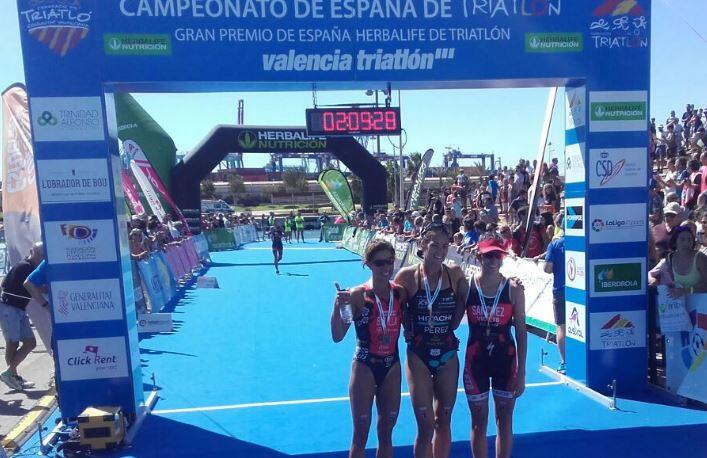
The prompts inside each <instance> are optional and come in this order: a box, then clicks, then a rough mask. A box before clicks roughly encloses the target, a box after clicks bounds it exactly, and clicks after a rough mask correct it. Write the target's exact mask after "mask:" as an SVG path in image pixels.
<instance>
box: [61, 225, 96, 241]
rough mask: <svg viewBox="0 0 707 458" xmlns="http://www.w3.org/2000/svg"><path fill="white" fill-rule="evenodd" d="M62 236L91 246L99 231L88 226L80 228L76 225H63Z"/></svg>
mask: <svg viewBox="0 0 707 458" xmlns="http://www.w3.org/2000/svg"><path fill="white" fill-rule="evenodd" d="M60 227H61V235H63V236H65V237H67V238H69V239H72V240H79V241H80V242H81V243H83V244H89V243H91V242H93V241H94V240H95V239H96V235H98V229H95V228H91V227H88V226H78V225H74V224H62V225H61V226H60Z"/></svg>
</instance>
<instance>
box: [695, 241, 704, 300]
mask: <svg viewBox="0 0 707 458" xmlns="http://www.w3.org/2000/svg"><path fill="white" fill-rule="evenodd" d="M696 256H697V270H698V271H699V272H700V282H699V283H698V284H697V286H695V287H694V289H693V292H695V293H705V292H707V255H705V254H704V253H702V252H701V251H698V252H697V255H696Z"/></svg>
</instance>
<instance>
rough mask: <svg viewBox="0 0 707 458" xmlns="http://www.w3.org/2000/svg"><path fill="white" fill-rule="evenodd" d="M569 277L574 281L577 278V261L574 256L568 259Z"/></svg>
mask: <svg viewBox="0 0 707 458" xmlns="http://www.w3.org/2000/svg"><path fill="white" fill-rule="evenodd" d="M567 277H568V278H569V279H570V280H572V281H574V279H575V278H577V262H576V261H575V260H574V258H570V259H569V260H568V261H567Z"/></svg>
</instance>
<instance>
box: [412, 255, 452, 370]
mask: <svg viewBox="0 0 707 458" xmlns="http://www.w3.org/2000/svg"><path fill="white" fill-rule="evenodd" d="M443 275H446V276H447V279H448V281H449V287H448V288H446V289H444V290H442V289H441V285H442V276H443ZM416 278H417V293H415V295H414V296H412V297H411V298H410V300H408V303H407V306H408V313H409V316H410V320H411V322H412V323H411V337H410V339H409V340H408V350H409V351H411V352H413V353H414V354H415V355H417V357H418V358H420V360H422V362H423V363H425V365H426V366H427V369H428V370H429V371H430V375H432V376H433V377H434V376H436V375H437V372H438V371H439V370H440V368H442V366H444V365H445V364H446V363H447V362H448V361H449V360H450V359H451V358H452V357H453V356H454V355H455V354H456V352H457V351H458V350H459V339H457V337H456V336H455V335H454V330H453V329H452V319H453V317H454V312H455V310H456V295H455V293H454V288H452V276H451V275H450V273H449V268H448V267H447V266H445V265H444V264H442V272H441V273H440V277H439V283H438V284H437V288H436V289H435V294H430V293H431V292H430V290H429V285H427V288H426V287H425V282H426V281H427V280H426V278H423V276H422V264H420V268H419V269H418V270H417V275H416ZM430 299H431V300H430ZM429 302H431V304H429Z"/></svg>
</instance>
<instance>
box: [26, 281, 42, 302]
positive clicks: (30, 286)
mask: <svg viewBox="0 0 707 458" xmlns="http://www.w3.org/2000/svg"><path fill="white" fill-rule="evenodd" d="M22 286H24V287H25V289H26V290H27V292H28V293H29V295H30V296H32V299H34V300H35V301H37V302H38V303H39V304H40V305H44V306H46V305H47V300H46V299H45V298H44V295H43V294H42V293H43V291H42V288H41V287H39V286H37V285H35V284H34V283H32V282H31V281H29V280H25V282H24V283H23V284H22Z"/></svg>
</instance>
